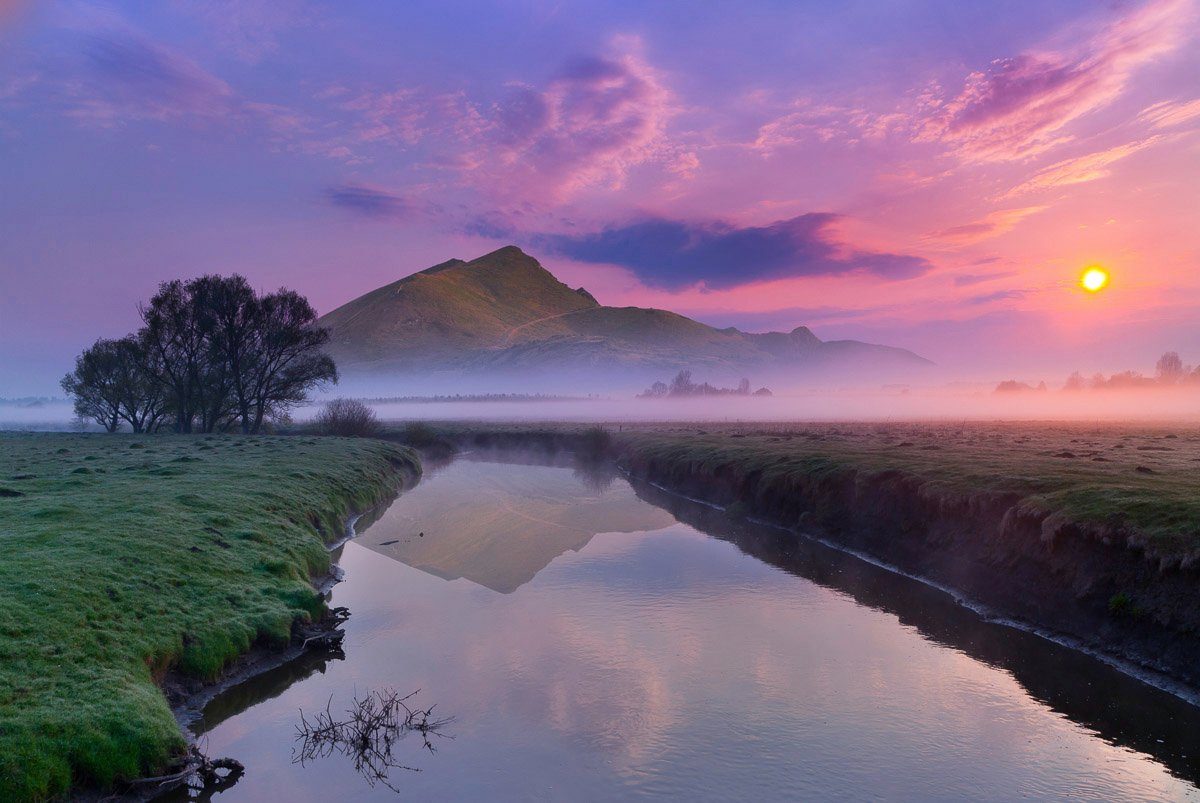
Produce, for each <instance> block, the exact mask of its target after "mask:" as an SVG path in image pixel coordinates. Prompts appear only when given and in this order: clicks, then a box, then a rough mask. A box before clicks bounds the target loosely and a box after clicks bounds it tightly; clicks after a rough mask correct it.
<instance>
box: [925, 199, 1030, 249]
mask: <svg viewBox="0 0 1200 803" xmlns="http://www.w3.org/2000/svg"><path fill="white" fill-rule="evenodd" d="M1045 208H1046V207H1044V206H1026V207H1022V208H1020V209H1000V210H997V211H995V212H992V213H990V214H988V215H987V216H985V217H984V218H983V219H982V220H976V221H974V222H971V223H964V224H962V225H959V226H951V227H950V228H948V229H942V230H941V231H935V232H930V233H929V234H927V235H926V236H925V239H926V240H929V241H933V242H938V243H942V244H944V245H949V246H955V247H957V246H964V245H971V244H974V243H977V242H980V241H981V240H986V239H989V238H991V237H996V236H997V235H1000V234H1003V233H1005V232H1006V231H1011V230H1012V229H1013V228H1014V227H1015V226H1016V225H1017V224H1018V223H1020V222H1021V221H1022V220H1024V219H1025V218H1027V217H1029V216H1030V215H1034V214H1037V213H1038V212H1041V211H1042V210H1043V209H1045Z"/></svg>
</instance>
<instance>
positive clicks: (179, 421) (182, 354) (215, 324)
mask: <svg viewBox="0 0 1200 803" xmlns="http://www.w3.org/2000/svg"><path fill="white" fill-rule="evenodd" d="M138 311H139V313H140V315H141V319H142V327H141V328H140V329H138V331H136V332H134V333H133V334H130V335H127V336H125V337H123V338H120V339H117V340H106V339H100V340H97V341H96V342H95V344H93V345H92V346H91V347H90V348H89V349H87V350H86V351H84V352H83V353H82V354H80V355H79V357H77V358H76V360H75V369H74V370H73V371H71V372H70V373H69V374H67V375H66V376H65V377H63V380H62V387H63V390H64V391H66V392H67V394H69V395H70V396H71V397H72V398H73V400H74V404H75V413H76V415H78V416H79V417H80V418H83V419H89V420H92V421H95V422H96V423H98V424H99V425H100V426H102V427H104V428H105V429H106V430H107V431H109V432H115V431H117V429H119V428H120V426H121V425H122V424H126V425H128V426H129V427H130V428H131V429H132V430H133V431H134V432H155V431H159V430H162V429H170V430H172V431H174V432H214V431H230V430H233V429H240V430H241V431H242V432H244V433H257V432H260V431H262V429H263V426H264V423H266V422H267V421H269V420H271V419H272V418H274V417H279V416H282V415H284V414H286V413H287V411H288V410H289V409H290V408H292V407H294V406H295V405H297V404H300V403H302V402H303V401H305V399H306V397H307V393H308V391H309V389H311V388H312V387H314V386H316V385H319V384H323V383H327V382H336V381H337V368H336V366H335V365H334V363H333V360H332V359H330V357H329V356H328V355H326V354H325V353H324V352H323V347H324V345H325V344H326V343H327V342H328V341H329V332H328V331H327V330H326V329H323V328H321V327H319V326H317V325H316V320H317V314H316V311H315V310H314V309H313V308H312V306H311V305H310V304H309V303H308V300H307V299H306V298H304V296H302V295H300V294H299V293H296V292H295V291H294V290H288V289H286V288H281V289H280V290H277V291H276V292H274V293H266V294H262V295H260V294H258V293H256V292H255V291H254V289H253V288H252V287H251V286H250V283H249V282H248V281H246V279H245V278H244V277H242V276H238V275H233V276H229V277H224V276H201V277H200V278H197V279H192V280H190V281H182V280H178V279H176V280H174V281H169V282H163V283H162V284H161V285H159V288H158V292H157V293H156V294H155V295H154V297H153V298H151V299H150V301H149V303H146V304H140V305H139V306H138Z"/></svg>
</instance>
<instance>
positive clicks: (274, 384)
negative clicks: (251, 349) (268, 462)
mask: <svg viewBox="0 0 1200 803" xmlns="http://www.w3.org/2000/svg"><path fill="white" fill-rule="evenodd" d="M259 305H260V311H259V316H260V317H259V320H258V327H257V329H258V343H257V349H256V351H255V353H254V355H253V360H252V364H251V366H250V369H249V378H248V391H247V393H248V397H249V399H250V400H251V404H252V411H251V415H252V416H253V420H252V423H251V425H250V427H249V429H248V430H246V428H245V427H246V424H245V421H243V431H250V432H258V431H259V429H260V428H261V427H262V423H263V419H264V418H265V416H266V415H267V414H268V413H271V414H278V413H281V412H283V411H285V410H287V409H289V408H290V407H294V406H295V405H297V404H300V403H301V402H303V401H305V399H306V397H307V393H308V390H309V388H311V387H312V386H313V385H319V384H324V383H326V382H337V380H338V374H337V366H335V365H334V363H333V360H332V359H330V357H329V356H328V355H326V354H325V353H324V352H323V351H322V350H321V349H322V347H324V345H325V344H326V343H328V342H329V330H327V329H324V328H321V327H319V326H317V325H316V321H317V313H316V311H315V310H314V309H313V308H312V305H310V304H309V303H308V299H306V298H304V296H302V295H300V294H299V293H297V292H295V291H293V290H285V289H281V290H278V291H276V292H274V293H272V294H270V295H268V296H264V297H263V298H262V299H261V300H260V302H259Z"/></svg>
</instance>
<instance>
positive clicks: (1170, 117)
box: [1138, 98, 1200, 128]
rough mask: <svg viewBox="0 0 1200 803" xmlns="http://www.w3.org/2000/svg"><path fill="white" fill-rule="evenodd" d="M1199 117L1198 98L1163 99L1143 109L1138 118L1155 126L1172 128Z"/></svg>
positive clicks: (1199, 99)
mask: <svg viewBox="0 0 1200 803" xmlns="http://www.w3.org/2000/svg"><path fill="white" fill-rule="evenodd" d="M1197 118H1200V98H1198V99H1196V100H1189V101H1186V102H1185V101H1163V102H1162V103H1156V104H1154V105H1153V106H1150V107H1149V108H1146V109H1143V110H1142V113H1141V114H1139V115H1138V119H1139V120H1142V121H1143V122H1147V123H1149V124H1150V125H1152V126H1153V127H1155V128H1173V127H1175V126H1177V125H1183V124H1184V123H1189V122H1191V121H1192V120H1195V119H1197Z"/></svg>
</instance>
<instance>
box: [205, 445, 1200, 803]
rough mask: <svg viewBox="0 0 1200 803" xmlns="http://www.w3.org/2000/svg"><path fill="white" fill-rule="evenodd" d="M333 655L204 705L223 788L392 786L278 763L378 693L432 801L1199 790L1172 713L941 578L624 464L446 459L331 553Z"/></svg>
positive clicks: (276, 793) (325, 765)
mask: <svg viewBox="0 0 1200 803" xmlns="http://www.w3.org/2000/svg"><path fill="white" fill-rule="evenodd" d="M339 562H340V564H341V566H342V567H343V568H344V569H345V571H346V579H345V581H344V582H343V583H342V584H340V585H338V586H336V587H335V589H334V591H333V598H332V604H334V605H345V606H348V607H349V608H350V610H351V611H352V612H353V616H352V618H351V619H350V621H349V623H348V624H347V625H346V630H347V637H346V640H345V644H344V653H345V655H344V658H341V659H335V658H331V657H322V656H308V657H306V658H304V659H302V660H301V661H299V662H297V663H294V664H291V665H289V666H287V667H283V668H281V669H280V670H277V671H276V672H273V673H270V674H268V675H266V676H263V677H261V678H258V679H256V680H255V681H252V682H250V683H248V684H244V685H243V686H242V687H239V688H236V689H234V690H231V691H230V692H229V693H227V694H225V695H223V696H221V697H219V698H218V699H216V700H215V701H214V702H213V703H212V704H211V705H210V706H209V707H208V709H207V710H206V712H205V718H204V721H203V722H202V723H201V724H200V727H199V729H200V730H202V731H204V739H205V740H207V749H208V752H209V753H210V754H212V755H230V756H233V757H236V758H238V759H239V760H241V761H242V762H244V763H245V765H246V774H245V776H244V777H243V778H242V779H241V780H240V781H239V782H238V783H237V784H236V785H235V786H234V787H232V788H231V789H230V790H228V791H226V792H224V793H223V794H221V795H220V796H219V797H220V799H221V800H226V799H228V800H265V799H287V800H321V801H328V800H340V799H353V800H375V799H378V800H385V799H394V798H395V797H396V793H395V792H393V791H391V790H389V789H387V788H385V787H383V786H381V785H378V784H376V785H374V786H371V785H370V784H369V783H368V782H367V781H366V780H364V778H363V777H361V776H360V775H359V774H358V773H357V772H356V771H355V769H354V767H353V766H352V764H351V762H350V761H348V760H347V759H345V758H343V757H340V756H334V757H330V758H326V759H320V760H317V761H315V762H310V763H307V764H305V765H300V764H297V763H293V757H294V756H293V750H294V748H295V746H296V743H295V739H294V737H295V725H296V722H297V719H298V716H297V712H298V711H299V710H301V709H303V710H305V711H306V712H311V711H314V710H317V709H322V708H324V707H325V705H326V704H327V702H329V701H330V699H331V698H332V706H333V709H334V710H335V711H337V710H338V709H339V708H340V707H343V706H345V705H346V704H348V703H349V702H350V700H351V697H352V696H353V695H354V694H355V693H356V692H357V693H359V694H360V695H361V694H363V693H365V692H367V691H370V690H377V689H383V688H389V687H390V688H394V689H396V690H398V691H401V692H404V693H407V692H409V691H413V690H416V689H420V690H421V692H420V695H419V697H418V699H419V700H420V701H422V702H424V703H425V704H432V703H437V705H438V710H439V711H441V712H443V713H444V714H446V715H453V716H454V717H455V721H454V722H453V723H452V724H451V725H450V726H449V727H448V728H447V729H446V732H447V733H448V734H449V735H452V736H453V739H452V740H449V739H447V740H441V741H439V742H438V743H437V747H438V751H437V752H436V753H432V754H431V753H428V752H426V751H423V750H422V749H421V747H420V740H419V739H416V738H414V737H409V739H406V740H405V741H404V742H402V743H401V744H400V745H399V747H398V749H397V757H398V758H399V759H401V760H402V761H403V762H404V763H406V764H409V765H411V766H413V767H416V768H419V770H420V771H419V772H404V771H394V772H393V773H392V774H391V777H390V780H391V782H392V783H393V784H394V785H396V786H397V787H399V788H400V789H401V791H402V792H403V793H404V795H405V796H409V795H411V796H412V797H428V798H433V799H438V800H479V799H488V800H531V799H532V800H616V799H627V798H630V797H649V796H663V797H671V798H678V799H688V800H728V799H810V800H811V799H822V800H833V799H846V800H857V799H881V798H882V799H898V800H899V799H904V800H916V799H920V800H960V799H967V798H973V799H1003V800H1010V799H1021V798H1031V799H1047V798H1054V799H1061V798H1072V799H1083V800H1114V799H1149V800H1160V799H1166V800H1173V799H1200V794H1198V793H1197V789H1196V786H1195V785H1194V781H1195V779H1196V778H1197V776H1198V772H1197V770H1200V764H1198V763H1197V762H1196V760H1195V757H1200V716H1197V711H1196V709H1195V708H1193V707H1191V706H1190V705H1188V704H1186V703H1183V702H1182V701H1180V700H1178V699H1177V698H1174V697H1171V696H1170V695H1167V694H1165V693H1163V692H1159V691H1157V690H1155V689H1152V688H1150V687H1147V686H1145V685H1143V684H1141V683H1139V682H1137V681H1135V680H1133V679H1131V678H1128V677H1126V676H1124V675H1121V674H1119V673H1117V672H1115V671H1114V670H1112V669H1111V668H1109V667H1106V666H1104V665H1102V664H1100V663H1099V662H1097V661H1095V660H1093V659H1090V658H1088V657H1086V656H1082V655H1079V654H1076V653H1073V652H1071V651H1069V650H1066V649H1063V648H1061V647H1058V646H1056V645H1054V644H1051V643H1049V642H1046V641H1044V640H1042V639H1039V638H1037V637H1035V636H1032V635H1030V634H1026V633H1023V632H1020V631H1017V630H1014V629H1012V628H1007V627H1003V626H1000V625H996V624H990V623H988V622H985V621H982V620H981V619H980V617H979V616H978V615H976V614H975V613H973V612H971V611H970V610H968V609H966V608H963V607H961V606H958V605H956V604H954V602H953V601H952V600H951V599H950V598H949V597H947V596H946V595H945V594H942V593H941V592H939V591H936V590H934V589H930V588H928V587H926V586H923V585H921V584H920V583H917V582H915V581H912V580H909V579H907V578H903V577H898V576H896V575H893V574H890V573H888V572H886V571H884V570H882V569H880V568H878V567H875V566H872V565H870V564H867V563H865V562H863V561H860V560H858V559H857V558H854V557H852V556H848V555H845V554H842V553H840V552H836V551H834V550H831V549H829V548H827V547H824V546H822V545H820V544H817V543H815V542H811V541H808V540H806V539H798V538H797V537H796V536H794V535H791V534H787V533H782V532H779V531H776V530H772V529H769V528H765V527H759V526H755V525H752V524H747V523H737V522H731V521H729V520H727V519H726V518H725V517H724V516H723V514H720V513H719V512H717V511H714V510H711V509H709V508H705V507H703V506H700V505H697V504H695V503H690V502H687V501H686V500H682V499H679V498H677V497H672V496H669V495H666V494H663V493H662V492H660V491H657V490H656V489H653V488H642V487H639V488H637V489H636V490H635V488H633V487H631V486H630V484H629V483H627V482H626V481H625V480H623V479H620V478H612V477H606V476H604V475H603V474H599V475H597V474H596V473H593V472H585V471H579V470H572V469H571V468H563V467H548V466H536V465H519V464H512V463H495V462H472V461H468V460H459V461H456V462H454V463H452V464H450V465H449V466H448V467H445V468H443V469H441V470H440V471H438V472H435V473H434V474H432V476H428V477H426V478H425V479H424V480H423V481H422V482H421V484H420V485H419V486H418V487H416V488H415V489H413V490H411V491H408V492H407V493H405V494H404V495H403V496H401V497H400V498H399V499H397V500H396V501H395V502H393V503H392V504H391V505H390V507H388V508H387V509H386V511H384V512H383V513H382V515H381V517H380V518H378V520H376V521H374V522H373V523H371V524H370V525H369V526H368V527H366V529H365V530H364V531H363V532H361V534H360V535H359V537H358V538H357V539H356V540H355V541H352V542H350V543H348V544H346V545H345V547H344V548H343V551H342V552H341V554H340V558H339Z"/></svg>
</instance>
